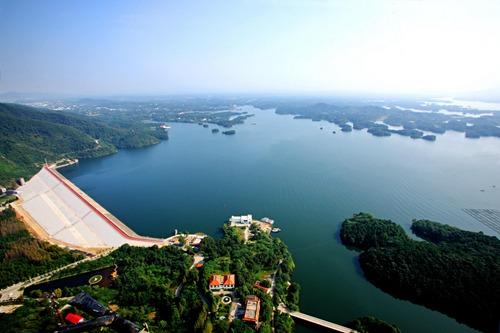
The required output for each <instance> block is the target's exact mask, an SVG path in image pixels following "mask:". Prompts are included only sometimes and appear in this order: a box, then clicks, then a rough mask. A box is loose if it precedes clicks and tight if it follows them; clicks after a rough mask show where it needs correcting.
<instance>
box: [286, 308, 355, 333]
mask: <svg viewBox="0 0 500 333" xmlns="http://www.w3.org/2000/svg"><path fill="white" fill-rule="evenodd" d="M278 311H280V312H282V313H287V314H289V315H290V316H291V317H292V318H297V319H300V320H302V321H305V322H308V323H312V324H314V325H317V326H320V327H322V328H326V329H329V330H332V331H334V332H339V333H358V331H356V330H353V329H351V328H349V327H345V326H342V325H339V324H335V323H332V322H330V321H327V320H324V319H320V318H316V317H313V316H310V315H307V314H305V313H302V312H298V311H290V310H289V309H288V308H287V307H286V306H285V305H283V304H280V305H279V306H278Z"/></svg>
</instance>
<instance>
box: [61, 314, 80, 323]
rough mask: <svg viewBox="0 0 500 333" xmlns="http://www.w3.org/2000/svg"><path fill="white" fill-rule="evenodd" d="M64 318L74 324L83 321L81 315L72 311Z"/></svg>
mask: <svg viewBox="0 0 500 333" xmlns="http://www.w3.org/2000/svg"><path fill="white" fill-rule="evenodd" d="M64 319H65V320H66V321H67V322H68V323H70V324H72V325H76V324H79V323H81V322H83V321H84V319H83V317H82V316H80V315H78V314H76V313H72V312H70V313H68V314H67V315H66V317H64Z"/></svg>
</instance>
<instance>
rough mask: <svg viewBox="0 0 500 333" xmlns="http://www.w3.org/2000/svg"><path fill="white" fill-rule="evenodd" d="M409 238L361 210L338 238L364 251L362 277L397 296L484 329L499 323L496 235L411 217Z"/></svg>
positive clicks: (499, 246)
mask: <svg viewBox="0 0 500 333" xmlns="http://www.w3.org/2000/svg"><path fill="white" fill-rule="evenodd" d="M411 228H412V231H413V232H414V233H415V235H417V236H418V237H420V238H422V239H423V240H424V241H419V240H413V239H411V238H409V237H408V236H407V235H406V234H405V232H404V230H403V229H402V228H401V227H400V226H399V225H397V224H395V223H393V222H392V221H390V220H380V219H377V218H375V217H373V216H372V215H370V214H366V213H359V214H355V215H354V216H353V217H352V218H350V219H346V220H345V221H344V222H343V224H342V228H341V231H340V237H341V240H342V242H343V244H345V245H346V246H348V247H351V248H355V249H357V250H359V251H362V252H361V254H360V256H359V262H360V265H361V268H362V269H363V272H364V274H365V276H366V278H367V279H368V280H369V281H370V282H372V283H373V284H374V285H376V286H377V287H379V288H381V289H382V290H384V291H386V292H388V293H390V294H391V295H394V296H395V297H398V298H402V299H406V300H410V301H412V302H414V303H418V304H422V305H425V306H427V307H429V308H431V309H434V310H438V311H440V312H442V313H445V314H447V315H449V316H451V317H453V318H455V319H456V320H457V321H459V322H462V323H465V324H467V325H469V326H471V327H473V328H475V329H478V330H481V331H483V332H488V333H496V332H498V329H499V324H500V279H499V277H500V240H499V239H498V238H496V237H492V236H486V235H484V234H482V233H480V232H479V233H476V232H470V231H464V230H460V229H458V228H455V227H452V226H449V225H443V224H440V223H437V222H432V221H428V220H418V221H417V220H414V221H413V224H412V227H411Z"/></svg>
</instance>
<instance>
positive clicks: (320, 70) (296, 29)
mask: <svg viewBox="0 0 500 333" xmlns="http://www.w3.org/2000/svg"><path fill="white" fill-rule="evenodd" d="M499 40H500V1H498V0H470V1H469V0H449V1H448V0H231V1H217V0H210V1H208V0H207V1H204V0H198V1H194V0H182V1H173V0H172V1H128V0H121V1H100V0H71V1H68V0H60V1H58V0H47V1H25V0H10V1H8V0H0V92H31V93H33V92H37V93H55V94H58V93H60V94H177V93H291V94H294V93H321V94H324V93H326V94H328V93H380V94H420V95H422V94H437V95H443V96H453V95H456V94H460V93H468V92H475V91H492V92H494V93H495V92H499V93H500V42H499Z"/></svg>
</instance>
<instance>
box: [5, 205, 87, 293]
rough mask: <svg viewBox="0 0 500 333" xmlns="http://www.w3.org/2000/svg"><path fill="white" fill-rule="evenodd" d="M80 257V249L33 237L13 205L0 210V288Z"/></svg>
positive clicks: (81, 257) (81, 256)
mask: <svg viewBox="0 0 500 333" xmlns="http://www.w3.org/2000/svg"><path fill="white" fill-rule="evenodd" d="M79 259H83V255H82V254H81V253H79V252H76V251H67V250H64V249H61V248H60V247H58V246H55V245H50V244H49V243H47V242H43V241H40V240H37V239H35V238H33V237H32V236H31V235H30V234H29V233H28V231H27V230H26V229H25V228H24V225H23V224H22V222H21V221H19V220H18V219H17V217H16V214H15V212H14V210H13V209H11V208H7V209H5V210H4V211H3V212H0V263H1V264H0V288H5V287H7V286H10V285H12V284H14V283H17V282H19V281H24V280H26V279H28V278H30V277H34V276H37V275H39V274H43V273H45V272H48V271H50V270H52V269H55V268H57V267H61V266H64V265H67V264H69V263H72V262H74V261H77V260H79Z"/></svg>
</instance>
